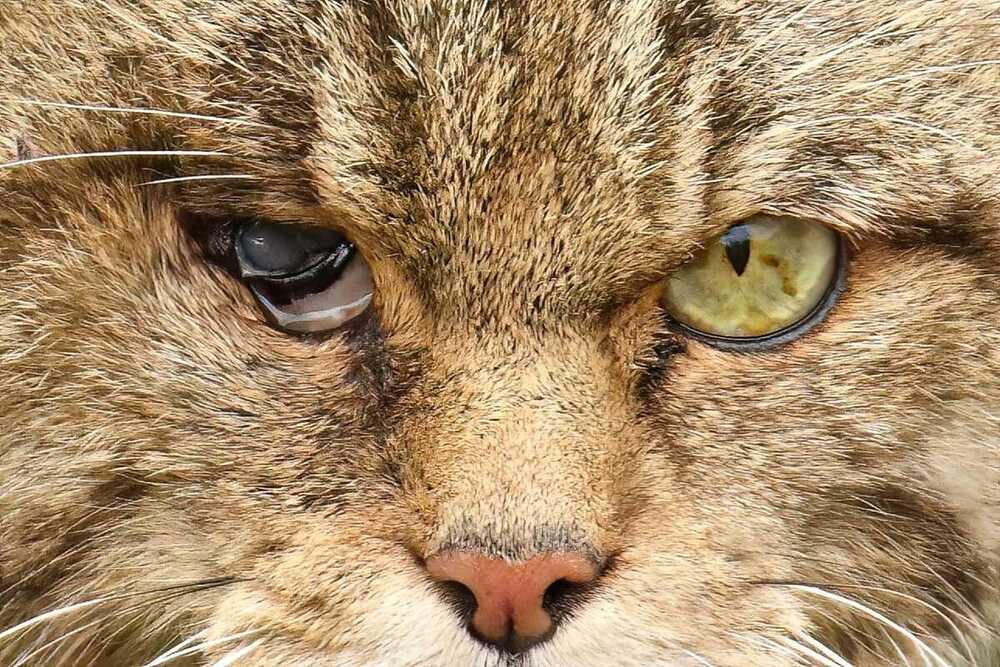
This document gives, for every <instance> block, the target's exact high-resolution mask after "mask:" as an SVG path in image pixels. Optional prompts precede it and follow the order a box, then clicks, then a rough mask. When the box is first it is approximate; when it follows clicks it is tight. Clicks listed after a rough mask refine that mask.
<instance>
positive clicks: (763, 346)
mask: <svg viewBox="0 0 1000 667" xmlns="http://www.w3.org/2000/svg"><path fill="white" fill-rule="evenodd" d="M836 234H837V260H836V261H837V264H836V266H835V267H834V274H833V275H834V278H833V280H831V281H830V285H829V287H827V290H826V292H825V293H824V294H823V297H822V298H821V299H820V300H819V301H818V302H817V303H816V305H815V306H814V307H813V309H812V310H811V311H809V314H808V315H806V316H805V317H803V318H801V319H800V320H799V321H797V322H795V323H794V324H790V325H788V326H787V327H784V328H782V329H779V330H778V331H775V332H773V333H769V334H766V335H764V336H753V337H746V338H743V337H739V336H718V335H714V334H709V333H705V332H703V331H699V330H698V329H695V328H694V327H691V326H688V325H687V324H684V323H683V322H681V321H680V320H678V319H677V318H675V317H674V316H672V315H671V314H670V313H669V312H667V318H668V319H669V321H670V323H671V324H672V325H673V326H674V327H675V328H676V329H678V330H679V331H680V333H682V334H683V335H684V336H686V337H688V338H692V339H694V340H697V341H701V342H703V343H706V344H708V345H711V346H712V347H715V348H718V349H720V350H725V351H727V352H761V351H764V350H770V349H773V348H777V347H781V346H782V345H786V344H788V343H791V342H792V341H794V340H796V339H798V338H800V337H801V336H802V335H804V334H805V333H807V332H808V331H809V330H811V329H812V328H814V327H815V326H816V325H818V324H820V323H821V322H823V321H824V320H826V318H827V316H828V315H829V314H830V312H831V311H832V310H833V308H834V306H835V305H836V303H837V301H838V299H839V298H840V295H841V293H843V291H844V287H845V286H846V284H847V265H848V263H849V261H848V260H849V254H850V246H849V244H848V242H847V239H846V238H844V236H843V235H842V234H840V233H839V232H836Z"/></svg>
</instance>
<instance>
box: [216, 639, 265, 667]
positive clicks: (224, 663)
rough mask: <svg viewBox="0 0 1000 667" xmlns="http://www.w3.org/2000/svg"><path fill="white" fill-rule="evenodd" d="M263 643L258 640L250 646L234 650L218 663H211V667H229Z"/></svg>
mask: <svg viewBox="0 0 1000 667" xmlns="http://www.w3.org/2000/svg"><path fill="white" fill-rule="evenodd" d="M263 643H264V640H263V639H258V640H257V641H255V642H253V643H252V644H247V645H246V646H244V647H243V648H239V649H236V650H235V651H230V652H229V653H227V654H226V655H224V656H222V658H220V659H219V660H218V661H216V662H214V663H212V666H211V667H229V665H232V664H234V663H235V662H236V661H237V660H239V659H240V658H242V657H243V656H245V655H248V654H250V653H252V652H253V651H256V650H257V647H258V646H260V645H261V644H263Z"/></svg>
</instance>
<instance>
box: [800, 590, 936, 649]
mask: <svg viewBox="0 0 1000 667" xmlns="http://www.w3.org/2000/svg"><path fill="white" fill-rule="evenodd" d="M788 587H789V588H792V589H794V590H799V591H803V592H805V593H812V594H813V595H818V596H820V597H823V598H826V599H827V600H831V601H833V602H839V603H840V604H843V605H844V606H847V607H850V608H851V609H854V610H855V611H859V612H861V613H862V614H864V615H865V616H868V617H869V618H872V619H874V620H876V621H878V622H879V623H882V624H883V625H885V626H886V627H888V628H891V629H893V630H895V631H896V632H898V633H899V634H901V635H903V636H904V637H906V638H907V639H909V640H910V641H911V642H913V645H914V646H915V647H916V649H917V650H918V651H919V652H920V653H921V655H923V656H924V657H925V658H926V657H927V656H930V657H931V658H933V659H934V662H936V663H937V664H938V665H940V667H951V665H950V664H949V663H948V661H946V660H945V659H944V658H942V657H941V656H940V655H939V654H938V653H937V652H936V651H934V649H932V648H931V647H930V646H928V645H927V643H926V642H924V641H923V640H922V639H920V638H919V637H917V636H916V635H915V634H913V633H912V632H911V631H910V630H908V629H906V628H905V627H903V626H902V625H900V624H899V623H896V622H895V621H893V620H891V619H890V618H888V617H886V616H885V615H884V614H881V613H879V612H877V611H875V610H874V609H872V608H870V607H867V606H865V605H863V604H861V603H860V602H857V601H856V600H852V599H850V598H847V597H844V596H843V595H839V594H837V593H833V592H831V591H827V590H824V589H822V588H817V587H816V586H806V585H804V584H789V585H788Z"/></svg>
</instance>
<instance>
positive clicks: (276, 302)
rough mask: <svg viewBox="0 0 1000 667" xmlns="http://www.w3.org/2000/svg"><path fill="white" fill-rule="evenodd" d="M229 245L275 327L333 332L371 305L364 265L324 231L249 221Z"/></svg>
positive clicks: (349, 247)
mask: <svg viewBox="0 0 1000 667" xmlns="http://www.w3.org/2000/svg"><path fill="white" fill-rule="evenodd" d="M233 244H234V246H235V247H234V251H235V257H236V262H237V267H238V270H239V273H240V277H241V278H243V280H244V281H245V282H246V283H247V285H248V286H249V287H250V290H251V291H252V292H253V294H254V296H255V297H256V298H257V301H258V302H260V305H261V307H262V309H263V310H264V312H265V313H266V315H267V316H268V318H269V319H270V320H271V322H272V323H273V324H274V325H275V326H277V327H279V328H281V329H284V330H286V331H293V332H296V333H316V332H320V331H329V330H331V329H336V328H337V327H339V326H342V325H343V324H345V323H347V322H348V321H349V320H351V319H353V318H354V317H357V316H358V315H360V314H361V313H363V312H364V310H365V308H367V307H368V303H369V302H370V301H371V298H372V280H371V273H370V272H369V269H368V264H367V263H366V262H365V260H364V258H362V257H361V255H360V254H358V252H357V251H356V250H355V248H354V245H353V244H351V243H350V242H349V241H347V240H346V239H345V238H344V237H343V236H341V235H340V234H338V233H337V232H334V231H332V230H330V229H322V228H318V227H307V226H304V225H292V224H275V223H268V222H263V221H259V220H253V221H249V222H245V223H243V224H242V225H240V227H239V228H238V229H236V230H235V234H234V235H233Z"/></svg>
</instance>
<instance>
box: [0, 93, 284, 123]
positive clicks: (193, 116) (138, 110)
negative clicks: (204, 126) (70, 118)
mask: <svg viewBox="0 0 1000 667" xmlns="http://www.w3.org/2000/svg"><path fill="white" fill-rule="evenodd" d="M11 101H12V102H14V103H16V104H33V105H35V106H40V107H52V108H56V109H76V110H79V111H101V112H109V113H130V114H145V115H149V116H165V117H168V118H186V119H189V120H204V121H208V122H212V123H229V124H232V125H247V126H250V127H267V128H269V127H272V126H270V125H267V124H265V123H257V122H254V121H252V120H243V119H240V118H226V117H225V116H209V115H206V114H199V113H188V112H184V111H167V110H166V109H149V108H146V107H110V106H100V105H97V104H72V103H69V102H45V101H42V100H32V99H17V98H15V99H12V100H11Z"/></svg>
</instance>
